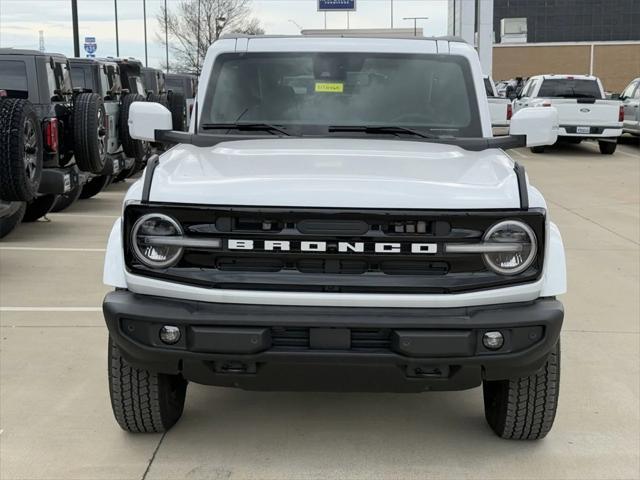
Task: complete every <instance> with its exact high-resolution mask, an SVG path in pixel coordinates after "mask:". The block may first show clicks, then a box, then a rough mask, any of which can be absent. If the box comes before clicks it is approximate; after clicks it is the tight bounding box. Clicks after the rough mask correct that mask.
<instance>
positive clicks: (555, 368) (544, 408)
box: [483, 340, 560, 440]
mask: <svg viewBox="0 0 640 480" xmlns="http://www.w3.org/2000/svg"><path fill="white" fill-rule="evenodd" d="M559 388H560V340H558V343H557V344H556V345H555V347H554V348H553V350H552V351H551V353H549V356H548V357H547V361H546V363H545V364H544V366H543V367H542V368H541V369H540V370H538V371H537V372H536V373H534V374H533V375H530V376H528V377H520V378H512V379H510V380H498V381H486V380H485V382H484V384H483V391H484V413H485V417H486V419H487V422H488V423H489V426H490V427H491V428H492V429H493V431H494V432H495V433H496V434H497V435H498V436H500V437H502V438H507V439H516V440H538V439H540V438H544V437H545V436H546V435H547V433H549V431H550V430H551V427H552V426H553V420H554V418H555V416H556V408H557V407H558V394H559Z"/></svg>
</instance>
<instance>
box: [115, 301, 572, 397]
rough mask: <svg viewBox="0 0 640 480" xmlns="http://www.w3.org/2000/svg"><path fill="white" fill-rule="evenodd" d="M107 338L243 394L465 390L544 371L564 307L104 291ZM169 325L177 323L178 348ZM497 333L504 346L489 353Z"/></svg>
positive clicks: (134, 354) (139, 362)
mask: <svg viewBox="0 0 640 480" xmlns="http://www.w3.org/2000/svg"><path fill="white" fill-rule="evenodd" d="M103 310H104V315H105V320H106V323H107V327H108V329H109V333H110V335H111V337H112V339H113V340H114V342H115V343H116V345H118V347H119V348H120V350H121V351H122V354H123V355H124V356H125V358H126V359H127V361H129V363H131V364H133V365H135V366H137V367H140V368H145V369H149V370H153V371H157V372H161V373H167V374H182V375H183V376H184V377H185V378H187V379H188V380H191V381H194V382H197V383H203V384H210V385H220V386H229V387H239V388H243V389H247V390H314V391H393V392H419V391H424V390H430V389H431V390H459V389H466V388H472V387H475V386H478V385H479V384H480V383H481V381H482V379H487V380H500V379H507V378H513V377H519V376H525V375H528V374H531V373H533V372H534V371H536V370H537V369H539V368H540V367H541V366H542V365H543V363H544V361H545V358H546V355H547V353H548V352H549V351H550V350H551V349H552V348H553V346H554V345H555V343H556V342H557V341H558V338H559V335H560V328H561V326H562V320H563V317H564V311H563V307H562V304H561V303H560V302H559V301H557V300H555V299H539V300H536V301H534V302H528V303H521V304H505V305H493V306H483V307H469V308H442V309H433V308H432V309H428V308H360V307H357V308H356V307H311V306H308V307H307V306H277V305H245V304H212V303H205V302H196V301H188V300H177V299H167V298H160V297H152V296H147V295H139V294H134V293H131V292H129V291H126V290H121V291H115V292H112V293H109V294H108V295H107V296H106V298H105V301H104V305H103ZM163 325H174V326H177V327H179V328H180V331H181V334H182V335H181V338H180V340H179V341H178V343H176V344H175V345H172V346H168V345H165V344H163V343H162V342H161V340H160V338H159V331H160V328H161V327H162V326H163ZM489 330H499V331H500V332H501V333H502V334H503V335H504V337H505V344H504V346H503V347H502V348H501V349H500V350H499V351H491V350H488V349H486V348H485V347H484V346H483V344H482V335H483V334H484V333H485V332H486V331H489Z"/></svg>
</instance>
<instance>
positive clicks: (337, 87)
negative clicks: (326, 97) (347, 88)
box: [316, 83, 344, 93]
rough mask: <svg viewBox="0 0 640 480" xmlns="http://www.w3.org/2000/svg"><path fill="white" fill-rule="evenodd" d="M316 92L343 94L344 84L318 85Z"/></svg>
mask: <svg viewBox="0 0 640 480" xmlns="http://www.w3.org/2000/svg"><path fill="white" fill-rule="evenodd" d="M316 92H328V93H343V92H344V83H316Z"/></svg>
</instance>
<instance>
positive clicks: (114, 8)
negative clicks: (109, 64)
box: [113, 0, 120, 57]
mask: <svg viewBox="0 0 640 480" xmlns="http://www.w3.org/2000/svg"><path fill="white" fill-rule="evenodd" d="M113 11H114V13H115V17H116V57H119V56H120V36H119V35H118V0H113Z"/></svg>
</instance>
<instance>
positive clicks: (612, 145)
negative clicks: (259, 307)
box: [598, 141, 618, 155]
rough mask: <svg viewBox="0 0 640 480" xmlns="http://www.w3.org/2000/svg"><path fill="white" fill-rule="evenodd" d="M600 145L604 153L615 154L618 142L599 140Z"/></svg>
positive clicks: (601, 151)
mask: <svg viewBox="0 0 640 480" xmlns="http://www.w3.org/2000/svg"><path fill="white" fill-rule="evenodd" d="M598 147H599V148H600V153H602V154H603V155H613V152H615V151H616V148H617V147H618V142H602V141H599V142H598Z"/></svg>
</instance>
